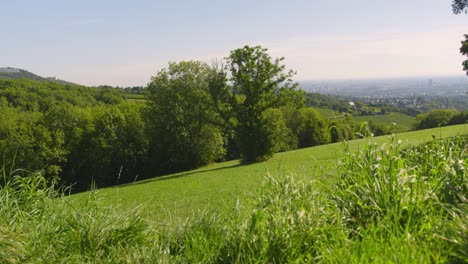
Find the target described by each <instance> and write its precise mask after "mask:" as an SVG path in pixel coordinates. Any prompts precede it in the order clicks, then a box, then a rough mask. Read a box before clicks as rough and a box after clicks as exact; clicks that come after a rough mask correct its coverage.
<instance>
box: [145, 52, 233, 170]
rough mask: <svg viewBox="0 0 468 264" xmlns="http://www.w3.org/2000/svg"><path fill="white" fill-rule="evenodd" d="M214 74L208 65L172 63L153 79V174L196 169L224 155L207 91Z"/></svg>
mask: <svg viewBox="0 0 468 264" xmlns="http://www.w3.org/2000/svg"><path fill="white" fill-rule="evenodd" d="M212 73H213V71H212V70H211V68H210V67H209V66H208V65H207V64H204V63H201V62H198V61H182V62H179V63H174V62H172V63H169V67H168V68H167V69H163V70H161V71H160V72H159V73H158V74H157V75H156V76H154V77H153V78H152V81H151V83H150V84H149V85H148V92H149V95H148V99H149V101H150V111H149V116H148V120H149V122H150V138H151V147H150V161H149V162H150V163H151V166H150V167H151V168H150V169H151V170H152V171H153V173H155V174H163V173H168V172H174V171H182V170H187V169H193V168H196V167H198V166H201V165H204V164H207V163H209V162H212V161H214V160H216V159H218V158H220V157H221V156H222V155H223V154H224V153H225V151H224V146H223V136H222V133H221V129H220V128H219V127H218V126H217V125H215V124H216V116H217V114H216V112H215V111H214V107H213V101H212V98H211V96H210V93H209V89H208V87H209V85H208V84H209V80H210V78H209V76H210V74H212Z"/></svg>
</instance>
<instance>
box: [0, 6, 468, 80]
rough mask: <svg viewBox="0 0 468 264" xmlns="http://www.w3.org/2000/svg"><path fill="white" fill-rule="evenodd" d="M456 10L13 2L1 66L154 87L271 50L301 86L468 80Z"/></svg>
mask: <svg viewBox="0 0 468 264" xmlns="http://www.w3.org/2000/svg"><path fill="white" fill-rule="evenodd" d="M351 2H352V3H351ZM450 4H451V1H440V0H413V1H406V0H394V1H391V2H389V1H384V0H380V1H379V0H377V1H376V0H373V1H372V0H356V1H350V2H344V3H340V4H338V3H336V2H332V1H326V0H318V1H306V0H291V1H288V2H284V1H262V0H260V1H247V0H239V1H214V0H201V1H196V2H195V1H188V0H186V1H184V0H175V1H150V0H135V1H118V0H117V1H109V0H102V1H90V0H83V1H78V2H69V1H58V0H44V1H31V0H29V1H27V0H26V1H21V2H15V1H4V2H2V16H0V24H1V25H3V26H2V33H3V34H2V42H0V67H16V68H21V69H25V70H28V71H31V72H33V73H35V74H38V75H41V76H44V77H50V76H57V77H59V78H60V79H63V80H67V81H70V82H75V83H79V84H84V85H90V86H97V85H113V86H123V87H124V86H139V85H143V86H144V85H146V84H147V83H148V82H149V81H150V78H151V76H154V75H155V74H156V73H157V72H158V71H159V70H161V69H162V68H164V67H166V66H167V63H168V62H169V61H181V60H201V61H204V62H207V63H209V62H210V61H211V60H212V59H221V58H223V57H226V56H228V55H229V52H230V51H231V50H233V49H236V48H240V47H242V46H244V45H251V46H255V45H261V46H262V47H264V48H267V49H268V50H269V53H270V55H271V56H272V57H285V61H284V63H285V64H286V66H287V68H289V69H293V70H295V71H297V73H298V74H297V75H296V76H295V80H297V81H303V80H340V79H369V78H376V79H379V78H395V77H413V76H414V77H427V78H432V77H437V76H464V75H465V73H464V72H463V71H462V66H461V62H462V60H463V59H464V58H463V56H462V55H461V54H460V53H459V48H460V45H461V44H460V41H461V40H462V38H463V34H468V30H467V27H466V25H467V22H468V15H466V14H461V15H454V14H453V13H452V10H451V6H450Z"/></svg>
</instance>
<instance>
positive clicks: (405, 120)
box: [354, 112, 415, 132]
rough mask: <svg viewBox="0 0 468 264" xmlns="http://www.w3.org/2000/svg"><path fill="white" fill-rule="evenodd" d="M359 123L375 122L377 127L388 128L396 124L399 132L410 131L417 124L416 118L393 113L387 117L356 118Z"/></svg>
mask: <svg viewBox="0 0 468 264" xmlns="http://www.w3.org/2000/svg"><path fill="white" fill-rule="evenodd" d="M354 119H355V120H356V121H357V122H369V121H371V122H373V123H374V124H376V125H380V126H384V127H387V126H389V125H390V124H392V123H395V124H396V131H397V132H405V131H409V130H410V129H411V127H412V125H413V124H414V122H415V118H414V117H412V116H409V115H405V114H402V113H397V112H392V113H388V114H386V115H372V116H356V117H355V118H354Z"/></svg>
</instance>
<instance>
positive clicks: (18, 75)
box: [0, 67, 73, 84]
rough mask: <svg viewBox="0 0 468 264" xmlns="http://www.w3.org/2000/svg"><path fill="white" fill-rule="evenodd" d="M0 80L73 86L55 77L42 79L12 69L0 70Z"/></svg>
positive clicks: (26, 72) (25, 71)
mask: <svg viewBox="0 0 468 264" xmlns="http://www.w3.org/2000/svg"><path fill="white" fill-rule="evenodd" d="M0 79H28V80H34V81H48V82H55V83H60V84H73V83H71V82H67V81H64V80H60V79H58V78H56V77H42V76H39V75H36V74H34V73H32V72H29V71H27V70H23V69H18V68H12V67H2V68H0Z"/></svg>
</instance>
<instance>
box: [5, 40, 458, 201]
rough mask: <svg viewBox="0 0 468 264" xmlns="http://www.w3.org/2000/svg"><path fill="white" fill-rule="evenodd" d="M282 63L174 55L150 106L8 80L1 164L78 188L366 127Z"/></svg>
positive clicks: (320, 140) (326, 139)
mask: <svg viewBox="0 0 468 264" xmlns="http://www.w3.org/2000/svg"><path fill="white" fill-rule="evenodd" d="M282 61H283V59H282V58H272V57H270V55H269V54H268V52H267V50H266V49H264V48H262V47H260V46H256V47H250V46H245V47H243V48H239V49H236V50H234V51H232V52H231V53H230V55H229V56H228V57H227V58H225V59H224V60H222V61H218V62H217V63H213V64H212V65H208V64H206V63H203V62H199V61H181V62H178V63H176V62H170V63H169V64H168V67H167V68H165V69H162V70H160V71H159V72H157V74H156V75H155V76H153V77H152V78H151V82H150V83H149V84H148V85H147V87H146V88H145V89H144V91H145V93H146V98H147V100H146V103H143V104H142V103H132V102H128V101H125V100H124V98H123V97H122V93H120V92H118V91H116V89H113V88H111V87H99V88H96V87H83V86H79V85H73V84H58V83H53V82H40V81H32V80H26V79H21V80H0V112H1V113H2V114H1V115H0V153H2V154H3V158H2V159H1V164H0V165H1V166H3V167H4V168H13V167H16V168H22V169H25V170H29V171H42V172H43V173H44V174H45V175H46V176H47V177H48V178H50V179H56V180H58V181H60V182H61V183H62V184H63V185H65V186H70V188H71V190H72V191H73V192H78V191H84V190H87V189H89V188H90V186H91V185H92V184H93V183H94V184H96V185H97V186H98V187H105V186H112V185H116V184H121V183H127V182H132V181H135V180H139V179H144V178H149V177H155V176H158V175H164V174H168V173H173V172H178V171H184V170H188V169H194V168H197V167H200V166H203V165H206V164H209V163H211V162H216V161H223V160H230V159H240V160H241V162H242V163H244V164H248V163H253V162H259V161H263V160H266V159H268V158H270V157H272V155H273V154H274V153H275V152H279V151H287V150H293V149H297V148H305V147H310V146H314V145H320V144H326V143H330V142H339V141H343V140H350V139H354V138H356V137H359V133H361V134H362V133H364V132H365V131H363V127H362V126H360V125H358V124H356V122H354V120H353V118H352V116H351V115H344V116H342V117H339V118H334V119H326V118H324V117H322V116H321V115H320V114H319V113H318V112H317V111H316V110H314V109H313V108H310V107H307V106H306V104H305V102H306V100H305V98H304V93H303V92H302V91H301V90H300V89H298V85H297V83H295V82H294V81H293V80H292V78H293V76H294V72H293V71H290V70H287V69H286V68H285V66H284V65H283V64H282ZM138 90H139V91H140V90H141V89H138ZM454 116H455V115H453V116H452V117H454ZM465 118H466V117H465ZM369 129H370V130H373V131H376V132H378V133H379V134H386V133H391V132H392V131H391V129H390V128H388V129H387V130H386V131H384V130H383V129H382V128H378V127H375V125H373V124H368V127H367V128H366V131H369ZM379 129H380V130H379Z"/></svg>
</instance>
